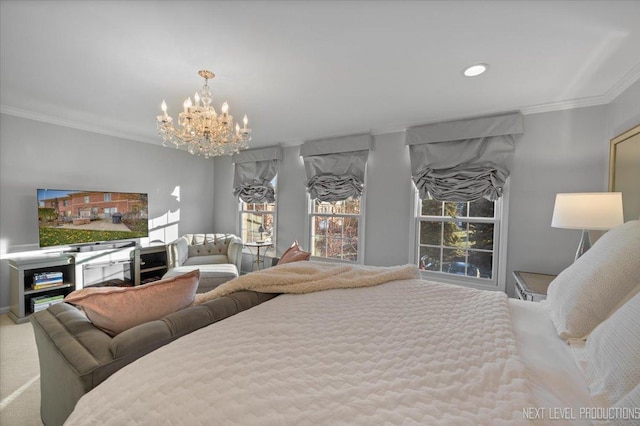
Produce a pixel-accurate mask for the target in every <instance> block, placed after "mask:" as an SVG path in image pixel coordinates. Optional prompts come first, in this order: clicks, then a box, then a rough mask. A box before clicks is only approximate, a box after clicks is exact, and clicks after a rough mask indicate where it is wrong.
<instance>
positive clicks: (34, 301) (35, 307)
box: [31, 294, 64, 312]
mask: <svg viewBox="0 0 640 426" xmlns="http://www.w3.org/2000/svg"><path fill="white" fill-rule="evenodd" d="M63 301H64V295H62V294H58V295H55V296H47V295H45V296H38V297H32V298H31V310H32V311H33V312H38V311H41V310H43V309H47V308H48V307H49V306H51V305H55V304H56V303H62V302H63Z"/></svg>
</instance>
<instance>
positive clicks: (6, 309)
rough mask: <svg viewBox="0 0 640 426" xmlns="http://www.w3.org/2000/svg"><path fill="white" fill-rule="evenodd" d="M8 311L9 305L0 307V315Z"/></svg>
mask: <svg viewBox="0 0 640 426" xmlns="http://www.w3.org/2000/svg"><path fill="white" fill-rule="evenodd" d="M8 313H9V307H8V306H5V307H4V308H0V315H5V314H8Z"/></svg>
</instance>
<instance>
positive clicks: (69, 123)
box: [0, 105, 159, 145]
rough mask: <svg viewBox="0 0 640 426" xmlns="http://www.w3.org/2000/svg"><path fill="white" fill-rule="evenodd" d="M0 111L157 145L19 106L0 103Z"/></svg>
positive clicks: (147, 140) (147, 139)
mask: <svg viewBox="0 0 640 426" xmlns="http://www.w3.org/2000/svg"><path fill="white" fill-rule="evenodd" d="M0 113H2V114H7V115H11V116H14V117H19V118H26V119H29V120H35V121H40V122H43V123H49V124H55V125H57V126H62V127H69V128H71V129H76V130H84V131H85V132H91V133H98V134H101V135H105V136H112V137H114V138H120V139H128V140H132V141H136V142H144V143H150V144H154V145H159V144H158V141H157V140H153V139H150V138H144V137H139V136H134V135H132V134H130V133H123V132H117V131H113V130H111V129H105V128H103V127H98V126H94V125H91V124H87V123H81V122H79V121H74V120H66V119H63V118H59V117H54V116H51V115H46V114H40V113H37V112H33V111H27V110H24V109H20V108H14V107H10V106H7V105H0Z"/></svg>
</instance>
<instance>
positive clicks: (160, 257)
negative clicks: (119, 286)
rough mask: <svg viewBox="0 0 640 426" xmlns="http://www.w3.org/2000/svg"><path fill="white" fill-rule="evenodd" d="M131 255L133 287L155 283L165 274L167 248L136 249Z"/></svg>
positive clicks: (153, 246)
mask: <svg viewBox="0 0 640 426" xmlns="http://www.w3.org/2000/svg"><path fill="white" fill-rule="evenodd" d="M131 254H132V256H133V262H134V266H133V270H134V271H135V272H134V279H133V283H134V285H141V284H145V283H148V282H151V281H157V280H159V279H160V278H162V276H163V275H164V274H165V273H166V272H167V267H168V265H167V263H168V262H167V247H166V246H165V245H164V244H158V245H150V246H147V247H137V248H136V249H135V250H134V251H132V252H131Z"/></svg>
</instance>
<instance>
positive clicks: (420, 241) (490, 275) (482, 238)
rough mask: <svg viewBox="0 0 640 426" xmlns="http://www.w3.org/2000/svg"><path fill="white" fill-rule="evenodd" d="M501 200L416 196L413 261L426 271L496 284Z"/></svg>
mask: <svg viewBox="0 0 640 426" xmlns="http://www.w3.org/2000/svg"><path fill="white" fill-rule="evenodd" d="M501 206H502V201H501V200H499V201H495V202H493V201H488V200H486V199H484V198H482V199H480V200H477V201H473V202H441V201H435V200H418V212H417V213H418V214H417V221H416V230H417V238H416V239H417V250H416V253H417V256H416V257H417V259H416V261H417V263H418V267H419V268H420V270H421V271H423V272H425V273H426V274H427V275H429V274H433V275H434V278H435V279H437V277H440V278H442V277H450V278H451V279H455V280H460V279H461V278H462V277H464V278H462V281H466V282H472V283H476V284H480V285H484V286H489V285H490V286H495V285H496V284H497V281H498V280H497V275H498V269H497V266H498V265H497V263H498V255H497V254H498V246H499V241H500V223H501V221H500V217H501V211H502V209H501Z"/></svg>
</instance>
